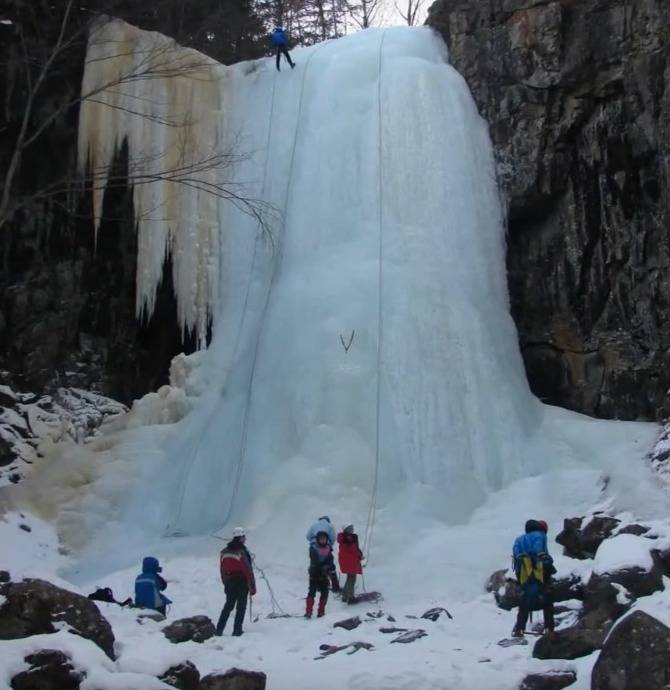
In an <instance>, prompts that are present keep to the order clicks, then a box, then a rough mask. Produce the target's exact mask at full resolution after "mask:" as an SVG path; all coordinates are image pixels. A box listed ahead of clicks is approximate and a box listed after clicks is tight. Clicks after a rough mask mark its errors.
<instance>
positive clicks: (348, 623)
mask: <svg viewBox="0 0 670 690" xmlns="http://www.w3.org/2000/svg"><path fill="white" fill-rule="evenodd" d="M360 624H361V619H360V618H359V616H354V617H353V618H345V619H344V620H341V621H337V623H333V628H344V629H345V630H354V629H355V628H357V627H358V626H359V625H360Z"/></svg>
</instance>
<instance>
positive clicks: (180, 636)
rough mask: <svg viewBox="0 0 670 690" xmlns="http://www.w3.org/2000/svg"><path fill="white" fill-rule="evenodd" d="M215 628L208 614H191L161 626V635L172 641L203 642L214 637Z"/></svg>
mask: <svg viewBox="0 0 670 690" xmlns="http://www.w3.org/2000/svg"><path fill="white" fill-rule="evenodd" d="M215 632H216V628H215V627H214V623H212V621H211V619H210V618H209V616H191V617H190V618H180V619H179V620H176V621H175V622H174V623H170V625H168V626H166V627H164V628H163V635H165V637H167V638H168V640H170V642H174V643H175V644H177V643H179V642H188V641H191V642H204V641H205V640H209V638H210V637H214V633H215Z"/></svg>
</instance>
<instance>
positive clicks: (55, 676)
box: [11, 649, 84, 690]
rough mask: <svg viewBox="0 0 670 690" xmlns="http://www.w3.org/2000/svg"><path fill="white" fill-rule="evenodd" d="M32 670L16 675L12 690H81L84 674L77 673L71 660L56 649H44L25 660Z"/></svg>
mask: <svg viewBox="0 0 670 690" xmlns="http://www.w3.org/2000/svg"><path fill="white" fill-rule="evenodd" d="M24 661H25V662H26V663H27V664H30V668H29V669H28V670H27V671H21V673H19V674H17V675H15V676H14V677H13V678H12V680H11V686H12V690H79V686H80V684H81V682H82V680H83V679H84V674H83V673H81V672H79V671H76V670H75V669H74V667H73V666H72V664H71V663H70V662H71V659H70V658H69V657H68V656H66V655H65V654H63V652H59V651H57V650H54V649H44V650H42V651H41V652H37V653H36V654H29V655H28V656H27V657H25V658H24Z"/></svg>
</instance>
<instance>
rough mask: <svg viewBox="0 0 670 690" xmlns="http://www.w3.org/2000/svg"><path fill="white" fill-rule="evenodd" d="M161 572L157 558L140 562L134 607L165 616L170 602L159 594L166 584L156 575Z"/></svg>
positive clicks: (148, 558) (149, 557) (146, 558)
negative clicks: (140, 568)
mask: <svg viewBox="0 0 670 690" xmlns="http://www.w3.org/2000/svg"><path fill="white" fill-rule="evenodd" d="M162 571H163V568H161V566H160V563H159V562H158V559H157V558H154V557H153V556H146V557H145V558H144V559H143V561H142V573H141V574H140V575H138V576H137V577H136V578H135V606H139V607H140V608H143V609H154V610H155V611H158V612H159V613H162V614H163V615H165V610H166V607H167V605H168V604H171V603H172V601H171V600H170V599H168V598H167V597H166V596H165V595H164V594H161V592H162V591H163V590H164V589H167V582H166V581H165V580H164V579H163V578H162V577H161V576H160V575H159V574H158V573H160V572H162Z"/></svg>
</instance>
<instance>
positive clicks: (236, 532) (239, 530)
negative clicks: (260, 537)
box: [233, 527, 247, 539]
mask: <svg viewBox="0 0 670 690" xmlns="http://www.w3.org/2000/svg"><path fill="white" fill-rule="evenodd" d="M246 536H247V534H246V532H245V531H244V527H235V528H234V529H233V539H234V538H235V537H246Z"/></svg>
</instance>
